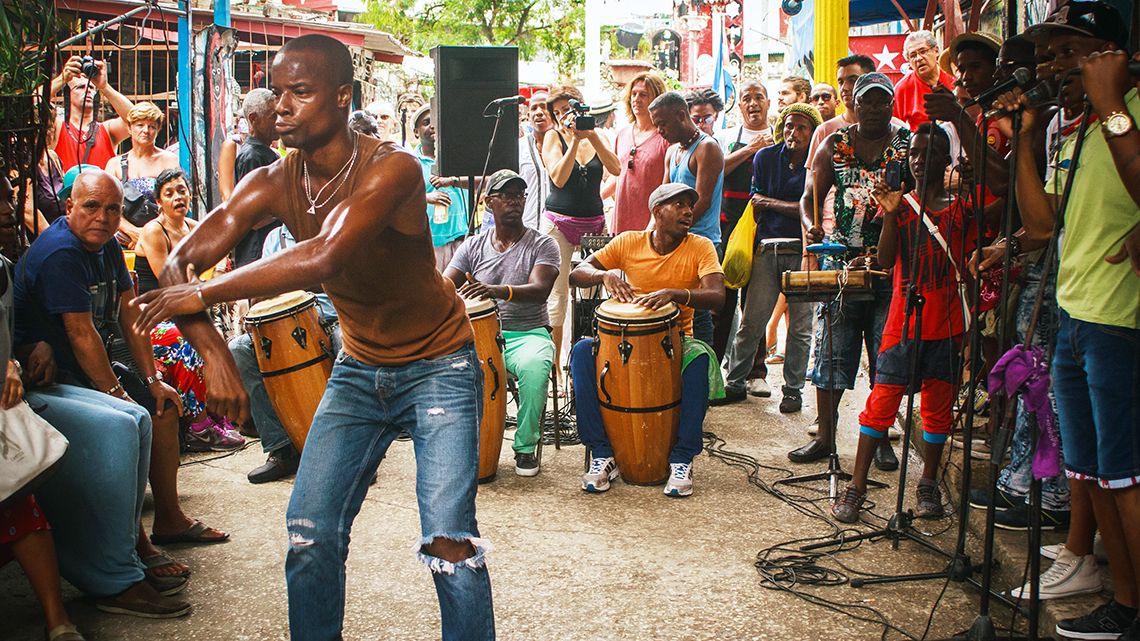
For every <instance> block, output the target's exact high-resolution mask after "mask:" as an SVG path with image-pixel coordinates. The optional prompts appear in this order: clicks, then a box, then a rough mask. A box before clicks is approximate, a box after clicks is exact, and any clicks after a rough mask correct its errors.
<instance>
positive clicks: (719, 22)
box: [712, 12, 736, 129]
mask: <svg viewBox="0 0 1140 641" xmlns="http://www.w3.org/2000/svg"><path fill="white" fill-rule="evenodd" d="M712 23H713V25H712V27H713V32H712V39H713V43H714V46H715V47H716V62H715V64H714V65H713V83H712V86H713V89H714V90H715V91H716V92H717V93H718V94H720V99H721V100H722V101H724V104H725V105H726V107H727V105H728V104H729V97H731V96H733V95H735V94H736V86H735V85H734V84H732V74H730V73H729V72H728V69H727V65H728V61H729V56H728V39H727V38H726V37H725V32H724V14H722V13H720V12H715V13H713V21H712ZM727 114H728V109H727V108H726V109H725V110H724V111H723V112H722V113H721V115H720V126H719V127H717V128H718V129H724V127H725V117H726V116H727Z"/></svg>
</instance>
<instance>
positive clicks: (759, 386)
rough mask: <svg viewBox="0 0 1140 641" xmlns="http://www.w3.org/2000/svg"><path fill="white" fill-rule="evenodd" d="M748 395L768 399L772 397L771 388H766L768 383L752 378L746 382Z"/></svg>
mask: <svg viewBox="0 0 1140 641" xmlns="http://www.w3.org/2000/svg"><path fill="white" fill-rule="evenodd" d="M748 393H749V394H751V395H753V396H759V397H760V398H768V397H769V396H771V395H772V388H771V387H768V381H766V380H764V379H762V378H754V379H752V380H750V381H748Z"/></svg>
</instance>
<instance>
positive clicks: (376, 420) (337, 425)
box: [285, 344, 495, 641]
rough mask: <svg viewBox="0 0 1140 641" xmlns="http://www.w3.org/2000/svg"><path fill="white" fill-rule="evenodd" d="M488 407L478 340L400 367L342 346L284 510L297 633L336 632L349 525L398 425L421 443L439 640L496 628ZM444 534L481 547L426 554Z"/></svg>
mask: <svg viewBox="0 0 1140 641" xmlns="http://www.w3.org/2000/svg"><path fill="white" fill-rule="evenodd" d="M482 405H483V373H482V369H480V367H479V363H478V360H477V357H476V356H475V348H474V345H473V344H468V345H466V346H465V347H463V348H461V349H460V350H458V351H456V352H454V353H452V354H449V355H447V356H443V357H441V358H437V359H431V360H419V361H414V362H412V363H409V364H407V365H404V366H401V367H374V366H371V365H366V364H364V363H361V362H360V361H357V360H356V359H354V358H352V357H351V356H348V355H347V354H346V353H345V352H344V351H343V350H342V351H341V352H340V354H339V355H338V356H337V359H336V364H335V365H334V366H333V372H332V378H330V379H329V383H328V387H327V389H326V390H325V395H324V398H323V399H322V400H321V404H320V407H319V408H318V409H317V414H316V417H315V418H314V419H313V426H312V429H311V430H310V431H309V435H308V437H307V439H306V441H305V448H304V452H303V454H302V456H301V466H300V469H299V470H298V471H297V480H296V482H295V483H294V485H293V495H292V497H291V498H290V500H289V510H288V513H287V516H286V519H287V520H286V526H287V528H288V531H289V552H288V555H287V556H286V560H285V577H286V579H287V581H288V585H289V629H290V635H291V636H290V638H292V639H293V640H294V641H329V640H331V639H340V638H341V636H340V634H341V629H342V627H343V623H344V603H345V587H344V586H345V569H344V567H345V559H347V558H348V543H349V531H350V529H351V527H352V521H353V519H354V518H356V515H357V513H358V512H359V511H360V505H361V503H363V501H364V495H365V493H366V492H367V491H368V481H369V480H370V479H371V477H372V474H373V473H374V472H375V471H376V468H377V466H378V465H379V464H380V461H381V460H382V459H383V458H384V453H385V452H386V451H387V449H388V446H389V445H391V443H392V441H393V440H394V439H395V438H396V435H397V434H398V433H399V431H400V429H401V428H403V429H406V430H407V431H408V433H409V434H410V435H411V437H412V443H413V445H414V447H415V454H416V498H417V499H418V502H419V512H420V527H421V530H422V536H423V538H422V539H420V542H419V544H417V545H416V547H415V550H416V553H417V555H418V556H419V558H420V560H421V561H423V562H424V564H425V565H426V566H427V567H428V568H429V569H430V571H431V576H432V579H433V580H434V581H435V588H436V594H437V595H438V597H439V604H440V611H441V614H442V622H443V634H442V638H443V639H445V640H447V641H450V640H453V639H454V640H459V639H463V640H471V641H483V640H485V639H493V638H494V637H495V621H494V614H493V610H492V605H491V580H490V578H489V576H488V574H487V568H486V566H485V563H484V555H485V553H486V552H487V548H488V545H487V543H486V541H484V540H483V539H480V538H479V528H478V526H477V525H476V522H475V491H476V487H477V477H478V468H479V422H480V417H481V415H482ZM437 537H439V538H448V539H454V540H465V541H469V542H471V544H472V545H473V546H474V548H475V556H473V557H471V558H468V559H466V560H464V561H461V562H459V563H455V564H452V563H449V562H447V561H445V560H443V559H440V558H436V557H432V556H428V555H426V554H424V553H422V552H420V551H419V550H420V546H422V545H425V544H427V543H429V542H431V540H432V539H434V538H437ZM382 636H387V637H398V636H400V634H399V633H398V631H395V630H393V631H390V633H389V634H384V635H382Z"/></svg>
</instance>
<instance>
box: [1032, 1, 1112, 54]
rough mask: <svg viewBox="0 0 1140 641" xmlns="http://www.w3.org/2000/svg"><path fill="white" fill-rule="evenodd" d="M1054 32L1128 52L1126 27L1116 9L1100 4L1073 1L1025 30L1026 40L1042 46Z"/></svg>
mask: <svg viewBox="0 0 1140 641" xmlns="http://www.w3.org/2000/svg"><path fill="white" fill-rule="evenodd" d="M1056 31H1066V32H1068V33H1075V34H1079V35H1082V36H1088V37H1090V38H1097V39H1098V40H1107V41H1108V42H1111V43H1113V44H1115V45H1116V46H1118V47H1120V48H1122V49H1126V48H1128V25H1126V24H1124V19H1123V18H1121V17H1120V12H1119V11H1117V10H1116V8H1115V7H1113V6H1112V5H1110V4H1108V3H1107V2H1103V1H1101V0H1096V1H1095V2H1081V1H1078V0H1074V1H1073V2H1070V3H1068V4H1066V5H1065V6H1063V7H1061V8H1059V9H1057V10H1056V11H1054V12H1053V13H1051V14H1049V17H1048V18H1045V22H1042V23H1039V24H1035V25H1033V26H1031V27H1029V28H1028V29H1026V30H1025V37H1026V38H1027V39H1028V40H1029V41H1030V42H1033V43H1034V44H1044V43H1046V42H1048V40H1049V36H1051V35H1052V34H1053V33H1054V32H1056Z"/></svg>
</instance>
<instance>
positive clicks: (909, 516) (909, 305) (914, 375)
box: [800, 120, 1017, 607]
mask: <svg viewBox="0 0 1140 641" xmlns="http://www.w3.org/2000/svg"><path fill="white" fill-rule="evenodd" d="M930 122H931V123H932V125H933V126H935V127H937V126H938V124H937V121H935V120H931V121H930ZM1015 135H1016V134H1015ZM930 137H931V139H933V134H931V135H930ZM1015 149H1016V148H1015ZM933 150H934V145H933V144H932V142H931V143H930V144H927V147H926V165H925V167H927V168H929V167H930V159H931V155H932V152H933ZM984 166H985V163H983V167H984ZM983 171H984V169H983ZM929 178H930V174H929V172H928V171H927V172H924V173H923V177H922V184H921V185H920V192H919V210H920V211H918V212H917V214H918V220H917V221H916V223H915V227H914V231H913V233H912V237H911V247H910V278H909V283H908V284H907V288H906V307H905V316H904V320H903V331H902V338H901V340H900V343H899V344H900V345H903V346H907V345H908V341H914V342H915V343H914V344H913V345H911V346H910V347H911V353H910V376H909V381H908V385H907V405H906V421H905V424H904V426H903V438H902V442H903V449H902V456H900V457H899V485H898V493H897V495H896V500H895V512H894V514H893V515H892V516H891V518H890V520H889V521H888V522H887V526H886V527H885V528H881V529H878V530H874V531H871V532H866V533H863V534H858V535H855V536H850V537H845V536H841V537H839V538H835V539H831V540H828V541H821V542H819V543H813V544H811V545H806V546H803V547H801V548H800V550H802V551H810V550H815V549H819V548H824V547H830V546H833V545H843V544H844V543H847V542H851V541H861V540H872V541H875V540H878V539H882V538H886V539H889V540H890V541H891V548H892V549H893V550H897V549H899V542H900V541H901V540H902V539H904V538H905V539H908V540H910V541H913V542H915V543H918V544H919V545H921V546H923V547H925V548H927V549H928V550H931V551H933V552H936V553H938V554H940V555H942V556H944V557H946V558H947V559H949V562H948V564H947V566H946V569H944V570H942V571H941V572H929V573H921V574H903V575H895V576H883V577H871V578H863V577H856V578H852V579H851V587H853V588H861V587H863V586H864V585H871V584H877V583H901V582H909V581H924V580H928V579H949V580H954V581H960V582H961V581H964V582H969V583H970V584H972V585H975V586H978V587H981V586H980V585H979V584H978V582H977V581H976V580H974V579H973V578H972V576H971V575H972V574H973V572H975V571H976V570H978V569H979V568H978V566H977V565H975V564H972V563H971V562H970V558H969V556H967V555H966V554H965V552H964V536H965V534H964V528H965V525H964V521H965V519H964V518H962V519H960V523H959V532H960V534H959V539H960V543H959V548H958V549H957V550H956V551H955V553H954V554H950V553H949V552H946V551H945V550H943V549H941V548H939V547H937V546H936V545H934V544H933V543H930V542H928V541H925V540H924V539H923V535H922V534H920V533H918V532H917V531H916V530H915V529H914V527H913V521H914V513H913V512H912V511H910V510H908V511H906V512H903V509H902V508H903V501H904V499H905V497H906V478H907V467H908V461H909V458H910V456H909V454H910V443H911V440H910V437H911V433H912V431H913V428H914V396H915V393H916V390H917V389H918V385H917V383H919V382H920V381H919V379H918V365H919V351H920V350H919V349H918V347H919V346H918V344H917V343H918V342H919V341H921V339H922V312H923V307H924V305H925V303H926V299H925V297H924V296H923V295H922V294H920V293H919V289H918V287H919V283H920V279H921V273H920V269H919V267H920V265H919V241H920V239H921V238H922V234H923V233H924V231H925V225H924V223H923V220H922V215H923V213H924V212H925V211H926V187H927V183H928V181H929ZM937 179H938V180H941V177H938V178H937ZM979 225H980V223H979ZM974 296H975V300H976V299H977V297H978V292H977V288H976V287H975V292H974ZM975 308H976V306H975ZM912 320H913V323H912ZM978 325H979V324H978V323H977V322H975V323H974V325H973V330H972V331H974V332H977V331H978V329H977V328H978ZM911 327H913V328H914V337H913V338H909V336H910V328H911ZM971 336H972V341H975V340H976V338H975V337H974V336H973V335H971ZM975 387H976V381H972V383H971V389H974V388H975ZM972 405H973V399H972V397H971V400H970V406H971V407H972ZM967 412H968V413H969V414H970V418H971V419H972V418H973V414H972V411H971V410H969V409H967ZM966 429H969V424H968V423H967V428H966ZM969 435H970V434H969V432H967V436H969ZM966 447H967V450H966V455H967V456H969V455H970V451H969V449H968V448H969V440H967V441H966ZM967 460H968V459H967ZM991 504H992V502H991ZM983 590H984V591H985V593H987V594H988V590H987V589H985V588H983ZM993 597H994V598H996V599H998V600H999V601H1002V602H1003V603H1005V604H1007V605H1009V606H1010V607H1017V606H1016V604H1015V603H1014V602H1013V601H1012V600H1010V599H1007V598H1005V597H1002V596H1001V595H997V594H994V595H993ZM983 598H984V597H983Z"/></svg>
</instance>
